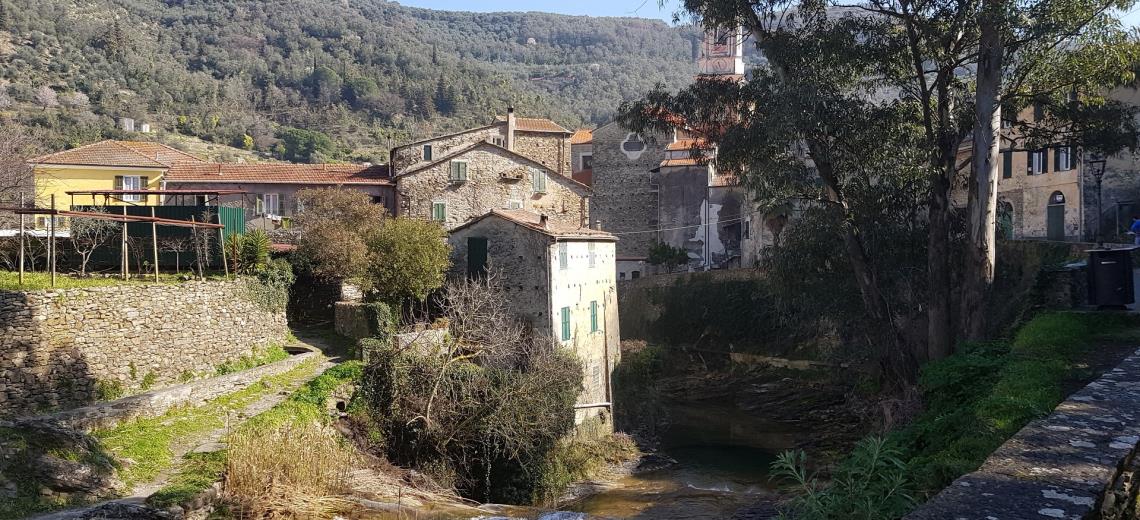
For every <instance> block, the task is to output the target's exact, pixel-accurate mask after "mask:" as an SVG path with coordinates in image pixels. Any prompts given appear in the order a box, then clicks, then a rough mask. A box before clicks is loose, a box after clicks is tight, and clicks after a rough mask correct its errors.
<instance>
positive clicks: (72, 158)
mask: <svg viewBox="0 0 1140 520" xmlns="http://www.w3.org/2000/svg"><path fill="white" fill-rule="evenodd" d="M147 144H149V143H147ZM28 162H29V163H31V164H58V165H72V166H119V167H130V168H166V167H168V166H169V164H167V163H163V162H160V161H159V160H158V158H157V157H153V156H149V155H147V154H143V153H141V152H139V151H138V150H135V149H134V148H132V147H130V146H128V145H126V144H124V143H123V142H119V141H112V140H106V141H99V142H97V143H91V144H88V145H84V146H80V147H78V148H72V149H70V150H63V151H62V152H56V153H52V154H48V155H43V156H40V157H36V158H35V159H31V160H29V161H28Z"/></svg>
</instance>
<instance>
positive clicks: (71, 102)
mask: <svg viewBox="0 0 1140 520" xmlns="http://www.w3.org/2000/svg"><path fill="white" fill-rule="evenodd" d="M59 102H60V103H62V104H63V106H65V107H67V108H70V109H80V108H87V107H88V106H89V105H90V104H91V99H90V98H88V97H87V94H84V93H82V92H79V91H75V92H71V93H67V94H64V95H63V96H60V98H59Z"/></svg>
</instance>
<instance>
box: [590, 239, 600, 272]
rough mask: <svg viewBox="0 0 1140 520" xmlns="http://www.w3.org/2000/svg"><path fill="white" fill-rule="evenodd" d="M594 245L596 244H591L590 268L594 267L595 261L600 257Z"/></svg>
mask: <svg viewBox="0 0 1140 520" xmlns="http://www.w3.org/2000/svg"><path fill="white" fill-rule="evenodd" d="M594 245H595V244H594V243H593V242H590V246H589V247H590V267H594V262H595V261H596V260H595V259H596V258H597V256H598V254H597V253H596V252H594Z"/></svg>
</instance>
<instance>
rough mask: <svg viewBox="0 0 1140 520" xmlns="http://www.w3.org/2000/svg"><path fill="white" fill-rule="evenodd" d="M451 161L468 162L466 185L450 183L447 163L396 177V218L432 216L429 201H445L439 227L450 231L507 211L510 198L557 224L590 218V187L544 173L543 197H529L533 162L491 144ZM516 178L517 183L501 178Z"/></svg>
mask: <svg viewBox="0 0 1140 520" xmlns="http://www.w3.org/2000/svg"><path fill="white" fill-rule="evenodd" d="M455 159H456V160H464V161H467V181H466V182H451V180H450V161H444V162H441V163H439V164H437V165H435V166H432V167H430V168H427V169H424V170H421V171H418V172H415V173H411V174H407V175H404V176H401V177H400V178H399V181H398V186H397V191H398V201H399V207H400V210H399V214H400V215H401V216H410V217H414V218H431V216H432V213H431V211H432V203H433V202H435V201H443V202H446V203H447V219H446V221H445V222H444V226H445V227H446V228H448V229H451V228H454V227H456V226H458V225H460V224H463V223H465V222H467V221H468V220H469V219H471V218H472V217H475V216H479V215H482V214H484V213H487V212H488V211H490V210H492V209H507V208H508V201H509V200H511V199H512V198H514V197H517V200H520V201H521V202H522V209H524V210H528V211H532V212H535V213H544V214H546V215H547V216H549V217H550V219H551V220H553V221H556V222H565V223H567V224H571V225H574V226H578V225H580V224H581V223H582V222H583V217H586V216H588V215H589V204H588V201H587V202H586V203H585V206H586V207H585V212H584V213H583V204H584V202H583V201H586V199H587V198H588V197H589V196H590V189H589V188H587V187H586V186H582V185H581V184H578V183H577V182H574V181H573V180H572V179H570V178H568V177H563V176H561V175H559V174H558V173H557V172H554V171H551V170H549V169H546V170H545V171H546V173H547V175H546V177H547V180H546V193H534V189H533V184H532V183H531V176H530V171H529V169H530V168H540V169H541V168H542V167H541V166H540V165H538V164H536V163H532V162H530V161H527V160H525V159H520V158H518V157H517V156H514V155H511V154H510V153H509V152H507V151H505V150H502V149H499V148H496V147H494V146H483V147H479V148H476V149H474V150H470V151H468V152H466V153H464V154H462V155H460V156H458V157H456V158H455ZM504 175H509V176H517V180H507V179H504V177H503V176H504Z"/></svg>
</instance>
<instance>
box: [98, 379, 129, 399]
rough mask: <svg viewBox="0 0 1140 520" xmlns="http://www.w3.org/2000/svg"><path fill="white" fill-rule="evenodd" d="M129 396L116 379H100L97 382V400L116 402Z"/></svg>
mask: <svg viewBox="0 0 1140 520" xmlns="http://www.w3.org/2000/svg"><path fill="white" fill-rule="evenodd" d="M124 395H127V389H126V387H124V386H123V383H122V382H120V381H117V380H114V379H100V380H98V381H96V382H95V400H97V401H114V400H115V399H119V398H121V397H123V396H124Z"/></svg>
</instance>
